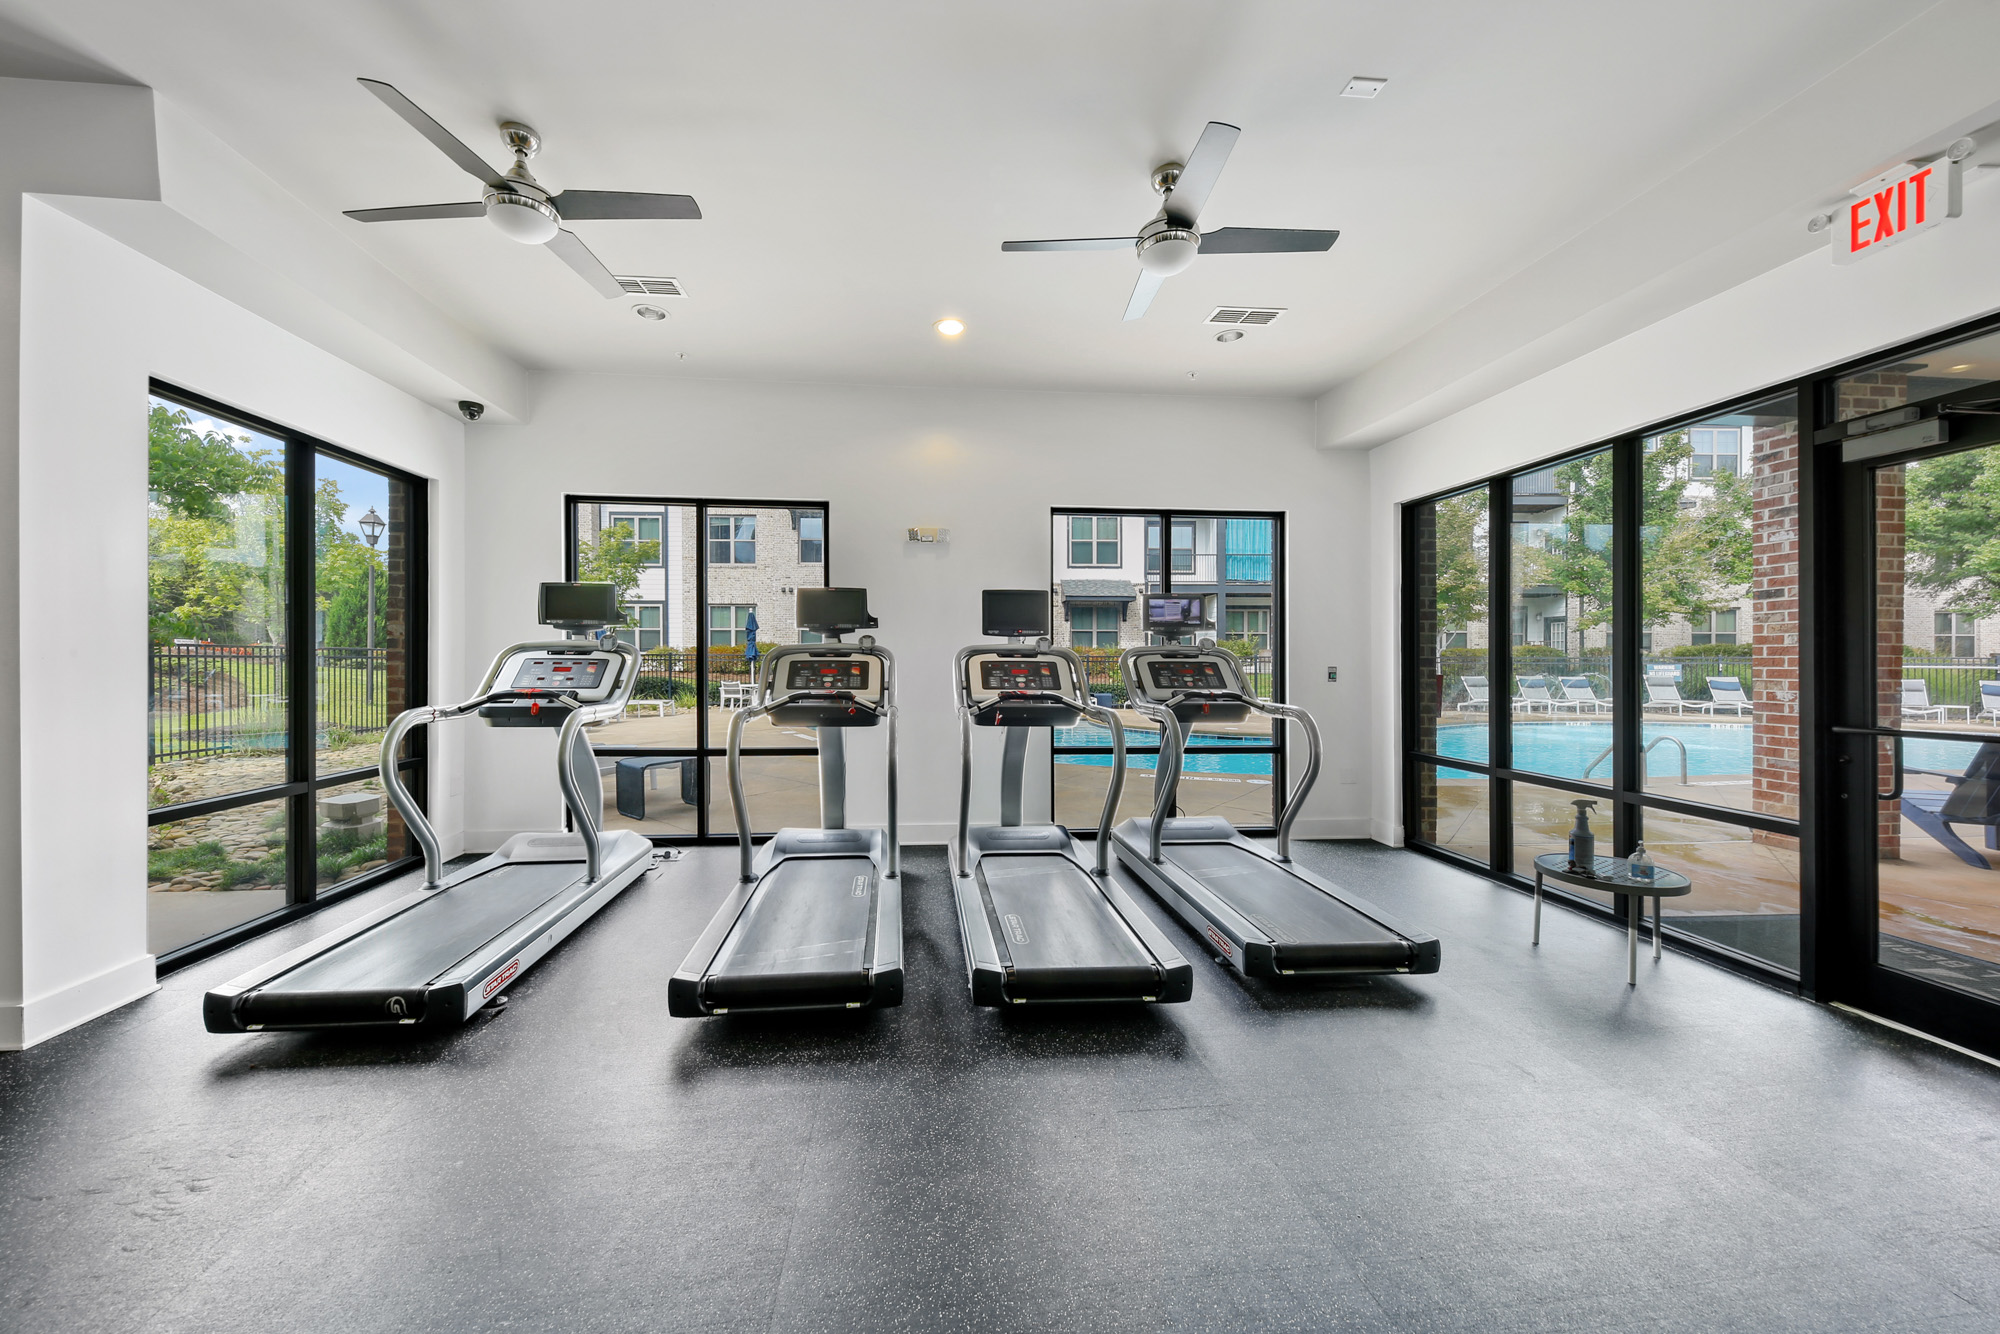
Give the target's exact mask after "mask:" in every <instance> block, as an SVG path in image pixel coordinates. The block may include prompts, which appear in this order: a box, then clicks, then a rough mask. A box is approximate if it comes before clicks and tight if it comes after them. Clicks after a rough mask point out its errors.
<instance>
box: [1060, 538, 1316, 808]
mask: <svg viewBox="0 0 2000 1334" xmlns="http://www.w3.org/2000/svg"><path fill="white" fill-rule="evenodd" d="M1052 522H1053V531H1052V537H1053V542H1052V545H1051V551H1050V566H1051V575H1052V579H1053V582H1054V584H1055V587H1056V590H1057V592H1058V594H1059V595H1060V597H1061V599H1062V603H1063V608H1064V614H1063V618H1062V623H1061V624H1060V625H1059V626H1058V639H1059V640H1060V638H1061V636H1062V635H1063V634H1067V636H1068V643H1069V646H1070V647H1072V648H1074V649H1076V651H1077V652H1078V653H1079V654H1080V655H1081V656H1082V658H1083V661H1084V666H1085V670H1086V671H1087V672H1088V673H1089V677H1090V689H1091V691H1092V692H1093V693H1094V694H1095V695H1096V696H1097V698H1098V700H1099V701H1100V702H1101V703H1105V704H1110V705H1113V706H1122V705H1123V704H1124V702H1125V683H1124V680H1123V677H1122V676H1121V674H1120V669H1119V655H1120V653H1121V651H1122V648H1123V647H1124V646H1128V645H1136V644H1141V643H1155V642H1159V638H1158V636H1156V635H1152V634H1149V633H1148V632H1147V630H1146V627H1145V619H1144V618H1145V609H1146V601H1145V600H1146V598H1147V597H1148V596H1149V595H1155V594H1157V595H1162V596H1166V595H1171V596H1176V597H1192V598H1199V599H1200V600H1201V603H1202V606H1203V608H1204V611H1205V613H1206V617H1207V620H1208V625H1207V627H1206V628H1205V629H1203V630H1202V631H1200V634H1201V635H1202V637H1204V638H1213V639H1216V640H1217V641H1218V642H1219V643H1220V644H1221V645H1222V646H1223V647H1224V648H1226V649H1228V650H1229V651H1230V652H1232V653H1234V654H1236V655H1237V657H1238V659H1239V660H1240V661H1241V663H1242V668H1243V674H1244V678H1245V680H1246V682H1247V683H1248V684H1249V685H1250V688H1251V689H1252V690H1253V691H1255V692H1256V693H1257V694H1258V695H1259V696H1261V697H1263V698H1267V699H1282V698H1283V694H1282V693H1281V691H1282V686H1283V683H1282V679H1281V672H1280V667H1279V664H1280V654H1281V651H1282V641H1283V629H1284V627H1283V616H1282V608H1283V606H1284V601H1283V598H1282V596H1281V590H1280V589H1279V586H1278V583H1279V562H1278V553H1279V551H1280V549H1281V548H1280V545H1279V520H1278V519H1276V518H1275V517H1273V516H1270V515H1207V514H1201V515H1196V514H1186V513H1183V514H1161V513H1157V512H1154V513H1145V512H1138V511H1135V512H1132V513H1129V514H1124V515H1106V514H1101V513H1091V514H1070V513H1066V512H1063V511H1057V512H1056V513H1055V514H1054V515H1053V516H1052ZM1127 524H1131V525H1133V527H1132V528H1131V530H1130V531H1131V532H1132V533H1133V534H1134V535H1135V537H1136V535H1137V533H1138V532H1139V531H1140V528H1139V525H1143V526H1144V529H1143V530H1144V532H1145V534H1146V551H1147V571H1146V577H1145V578H1144V579H1139V578H1136V577H1132V576H1128V577H1127V578H1125V579H1112V578H1105V577H1097V576H1093V577H1089V578H1073V577H1071V574H1072V572H1073V571H1074V570H1075V567H1076V566H1077V565H1078V564H1079V563H1080V558H1081V557H1082V555H1083V554H1084V553H1083V551H1082V550H1081V547H1082V545H1083V544H1084V543H1085V541H1086V540H1088V542H1089V543H1090V544H1091V546H1092V551H1091V552H1090V555H1091V556H1092V558H1093V560H1095V559H1096V558H1098V557H1099V556H1104V557H1108V558H1110V559H1109V560H1107V562H1106V563H1110V564H1115V563H1116V558H1117V556H1118V555H1119V554H1121V553H1119V552H1117V551H1115V550H1114V551H1100V550H1099V549H1098V548H1099V547H1100V546H1101V545H1102V543H1101V541H1100V536H1099V535H1100V534H1102V535H1105V540H1113V539H1115V537H1116V535H1117V534H1118V533H1120V532H1121V531H1125V525H1127ZM1161 533H1167V534H1170V535H1171V536H1170V538H1169V552H1168V559H1167V561H1166V565H1167V568H1166V569H1164V570H1163V569H1161V550H1160V534H1161ZM1121 717H1122V720H1123V722H1124V724H1125V728H1126V743H1127V747H1128V750H1129V760H1128V766H1129V767H1128V775H1129V777H1128V780H1127V783H1126V787H1125V793H1124V796H1123V798H1122V802H1121V805H1122V806H1123V807H1124V808H1127V809H1129V810H1132V811H1142V810H1150V809H1151V801H1152V798H1151V788H1152V779H1153V774H1154V771H1155V766H1156V764H1157V757H1158V753H1159V743H1160V733H1159V729H1158V728H1157V727H1156V726H1154V725H1153V724H1152V723H1150V722H1148V721H1146V720H1145V719H1144V718H1141V717H1140V716H1139V715H1138V714H1136V713H1130V712H1124V713H1122V714H1121ZM1110 742H1111V737H1110V733H1109V732H1108V731H1106V730H1105V729H1104V728H1101V727H1098V726H1096V725H1094V724H1089V725H1083V726H1079V727H1075V728H1063V729H1058V731H1057V734H1056V737H1055V746H1054V752H1053V754H1054V762H1055V770H1054V784H1053V789H1052V790H1053V791H1054V793H1055V818H1056V820H1057V821H1059V822H1060V823H1063V824H1066V825H1068V826H1070V827H1071V828H1074V829H1079V830H1082V829H1094V828H1096V826H1097V817H1098V814H1099V807H1098V805H1097V804H1095V803H1101V802H1102V801H1103V799H1104V791H1105V784H1106V783H1107V782H1108V781H1109V774H1108V769H1109V766H1110V763H1111V757H1110V754H1109V752H1110ZM1283 773H1284V738H1283V736H1282V735H1277V734H1274V732H1273V729H1272V726H1271V720H1270V719H1269V718H1267V717H1265V716H1264V715H1262V714H1256V715H1253V716H1252V717H1251V719H1249V720H1248V721H1246V722H1242V723H1235V724H1229V725H1226V726H1225V725H1203V726H1200V727H1197V728H1196V729H1195V730H1194V732H1193V734H1192V735H1191V736H1190V737H1189V739H1188V756H1187V762H1186V764H1185V766H1184V769H1183V775H1182V780H1181V786H1180V804H1179V811H1180V813H1181V814H1184V815H1193V814H1208V815H1218V816H1222V817H1224V818H1226V819H1229V820H1231V821H1232V822H1234V823H1236V824H1238V825H1242V826H1246V827H1252V828H1267V827H1269V826H1270V825H1272V824H1273V823H1275V821H1276V818H1277V811H1278V809H1279V807H1280V806H1281V805H1282V802H1283V797H1284V793H1283V782H1282V775H1283Z"/></svg>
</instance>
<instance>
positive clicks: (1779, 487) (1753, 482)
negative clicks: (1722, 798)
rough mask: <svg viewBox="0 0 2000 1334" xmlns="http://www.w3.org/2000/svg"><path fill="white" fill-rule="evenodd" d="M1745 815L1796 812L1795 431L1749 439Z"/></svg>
mask: <svg viewBox="0 0 2000 1334" xmlns="http://www.w3.org/2000/svg"><path fill="white" fill-rule="evenodd" d="M1749 477H1750V493H1751V541H1752V555H1751V575H1750V599H1751V613H1750V622H1751V632H1750V675H1751V678H1752V681H1753V682H1754V686H1755V696H1754V698H1755V700H1756V704H1757V711H1756V714H1755V721H1754V722H1753V723H1752V729H1753V731H1752V736H1751V755H1752V759H1751V765H1750V774H1751V777H1750V799H1751V809H1753V810H1756V811H1760V812H1763V813H1764V814H1767V815H1782V816H1785V817H1787V818H1796V817H1797V816H1798V813H1799V426H1798V420H1797V418H1793V419H1792V420H1790V421H1787V422H1782V423H1779V424H1776V425H1771V426H1758V427H1756V428H1754V429H1753V430H1752V431H1751V434H1750V473H1749Z"/></svg>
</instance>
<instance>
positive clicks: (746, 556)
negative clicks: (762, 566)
mask: <svg viewBox="0 0 2000 1334" xmlns="http://www.w3.org/2000/svg"><path fill="white" fill-rule="evenodd" d="M708 563H709V564H710V565H755V564H756V563H757V516H756V515H754V514H711V515H709V516H708Z"/></svg>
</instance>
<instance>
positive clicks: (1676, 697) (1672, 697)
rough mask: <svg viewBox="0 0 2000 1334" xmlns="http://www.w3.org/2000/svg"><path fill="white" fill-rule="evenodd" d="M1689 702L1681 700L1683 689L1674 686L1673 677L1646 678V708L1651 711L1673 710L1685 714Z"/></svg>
mask: <svg viewBox="0 0 2000 1334" xmlns="http://www.w3.org/2000/svg"><path fill="white" fill-rule="evenodd" d="M1687 706H1688V702H1687V701H1686V700H1684V699H1682V698H1681V688H1680V687H1679V686H1677V685H1675V684H1674V678H1673V677H1671V676H1649V677H1647V678H1646V707H1647V708H1649V709H1672V710H1673V711H1674V712H1675V713H1681V712H1684V711H1685V710H1686V709H1687Z"/></svg>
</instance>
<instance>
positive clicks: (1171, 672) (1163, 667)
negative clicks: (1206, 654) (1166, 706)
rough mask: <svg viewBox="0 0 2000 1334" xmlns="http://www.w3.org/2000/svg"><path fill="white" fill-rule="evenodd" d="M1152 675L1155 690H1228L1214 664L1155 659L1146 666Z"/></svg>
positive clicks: (1197, 660) (1201, 661)
mask: <svg viewBox="0 0 2000 1334" xmlns="http://www.w3.org/2000/svg"><path fill="white" fill-rule="evenodd" d="M1146 670H1147V671H1149V672H1150V673H1152V677H1153V689H1155V690H1227V689H1229V687H1228V686H1227V685H1226V684H1224V683H1223V680H1222V672H1221V670H1220V669H1219V668H1217V667H1216V665H1215V664H1214V663H1212V662H1206V661H1203V660H1201V659H1196V660H1194V661H1192V662H1176V661H1173V660H1171V659H1169V660H1167V661H1164V662H1163V661H1160V660H1158V659H1155V660H1154V661H1152V662H1149V663H1147V664H1146Z"/></svg>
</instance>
